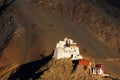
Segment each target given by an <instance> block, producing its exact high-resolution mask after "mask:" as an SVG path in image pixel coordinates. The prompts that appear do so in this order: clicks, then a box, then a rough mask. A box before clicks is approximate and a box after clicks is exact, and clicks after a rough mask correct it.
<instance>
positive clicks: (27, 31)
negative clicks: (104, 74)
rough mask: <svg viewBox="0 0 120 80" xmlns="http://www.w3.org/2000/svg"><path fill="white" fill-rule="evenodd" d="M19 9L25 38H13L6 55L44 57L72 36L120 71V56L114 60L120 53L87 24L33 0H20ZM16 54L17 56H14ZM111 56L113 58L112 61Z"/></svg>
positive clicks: (110, 69)
mask: <svg viewBox="0 0 120 80" xmlns="http://www.w3.org/2000/svg"><path fill="white" fill-rule="evenodd" d="M16 10H17V13H16V14H15V15H14V16H16V21H17V22H18V26H19V27H20V29H22V34H23V36H22V39H21V37H19V36H18V37H17V38H16V37H14V38H15V39H14V38H13V39H14V40H15V41H13V43H12V42H11V44H9V46H8V47H7V48H6V50H5V51H4V55H3V56H4V57H6V58H8V59H10V60H13V61H14V62H16V60H18V61H22V62H30V61H33V60H36V59H40V57H41V55H44V54H49V53H51V52H52V50H53V49H54V47H55V43H56V42H57V41H58V40H61V39H63V38H64V37H66V36H68V37H70V38H73V39H75V40H76V41H78V43H79V44H80V46H81V48H85V49H86V50H87V51H88V52H89V54H90V55H92V56H93V57H95V59H98V60H101V62H103V61H105V63H106V65H105V66H106V68H107V71H108V72H111V74H115V75H118V76H119V75H120V69H119V67H120V63H119V60H118V62H117V61H116V62H114V59H116V58H120V55H119V54H116V53H114V51H113V50H110V49H109V48H108V49H106V48H105V46H106V45H105V44H103V43H101V42H100V41H98V40H97V39H95V38H94V37H92V36H91V35H90V34H89V32H88V30H86V29H85V28H84V27H83V26H84V25H79V26H78V25H76V24H74V23H73V22H72V21H70V20H68V19H66V18H64V17H63V16H61V15H60V14H57V13H54V14H53V13H51V12H49V11H45V10H44V9H41V8H38V7H36V6H34V5H32V4H31V3H30V2H29V1H21V0H17V1H16ZM18 31H19V30H18ZM20 42H21V43H20ZM14 50H15V51H14ZM113 53H114V54H113ZM11 55H12V56H11ZM14 55H16V56H15V57H14V59H13V56H14ZM108 59H113V61H109V62H108V61H107V60H108ZM111 64H112V65H111ZM114 68H115V69H116V70H114Z"/></svg>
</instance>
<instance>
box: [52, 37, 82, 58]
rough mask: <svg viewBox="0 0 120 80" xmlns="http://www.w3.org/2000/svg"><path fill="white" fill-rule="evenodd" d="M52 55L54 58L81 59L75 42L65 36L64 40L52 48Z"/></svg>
mask: <svg viewBox="0 0 120 80" xmlns="http://www.w3.org/2000/svg"><path fill="white" fill-rule="evenodd" d="M54 57H55V58H56V59H61V58H70V59H71V60H78V59H82V56H81V55H80V53H79V47H78V46H77V43H74V42H73V40H72V39H68V38H65V39H64V41H59V42H58V43H57V45H56V48H55V50H54Z"/></svg>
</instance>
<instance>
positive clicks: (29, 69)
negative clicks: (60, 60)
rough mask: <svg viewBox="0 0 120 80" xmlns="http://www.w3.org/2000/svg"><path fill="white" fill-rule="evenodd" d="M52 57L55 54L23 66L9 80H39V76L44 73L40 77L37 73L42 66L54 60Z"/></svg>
mask: <svg viewBox="0 0 120 80" xmlns="http://www.w3.org/2000/svg"><path fill="white" fill-rule="evenodd" d="M52 56H53V53H52V54H50V55H48V56H47V57H45V58H43V59H41V60H38V61H34V62H30V63H27V64H23V65H21V66H20V67H19V69H18V70H17V71H16V72H15V73H13V74H12V75H11V76H10V77H9V78H8V80H17V79H19V80H28V79H30V78H31V79H37V78H39V75H41V74H42V72H41V73H39V75H38V74H36V71H38V70H39V69H40V67H42V65H44V64H45V63H47V62H49V60H50V59H52Z"/></svg>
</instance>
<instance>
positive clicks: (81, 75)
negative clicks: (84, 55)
mask: <svg viewBox="0 0 120 80" xmlns="http://www.w3.org/2000/svg"><path fill="white" fill-rule="evenodd" d="M40 63H42V64H40ZM92 63H93V62H92ZM93 64H94V63H93ZM31 68H32V69H31ZM8 79H9V80H14V79H15V80H17V79H19V80H66V79H67V80H79V79H80V80H117V78H115V77H112V76H109V77H101V76H97V75H96V76H94V75H92V72H91V69H90V68H89V67H86V66H82V65H77V64H75V63H74V62H72V61H71V60H69V59H66V58H63V59H60V60H57V59H55V58H52V54H51V55H49V56H47V57H45V58H43V59H42V60H40V61H34V62H31V63H28V64H25V65H22V66H20V67H19V68H18V69H17V70H16V71H14V72H13V74H12V75H11V76H9V78H8Z"/></svg>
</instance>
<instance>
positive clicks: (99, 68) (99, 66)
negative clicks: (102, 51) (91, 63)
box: [92, 64, 104, 75]
mask: <svg viewBox="0 0 120 80" xmlns="http://www.w3.org/2000/svg"><path fill="white" fill-rule="evenodd" d="M92 73H93V74H95V75H103V74H104V65H102V64H96V65H95V68H93V71H92Z"/></svg>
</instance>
